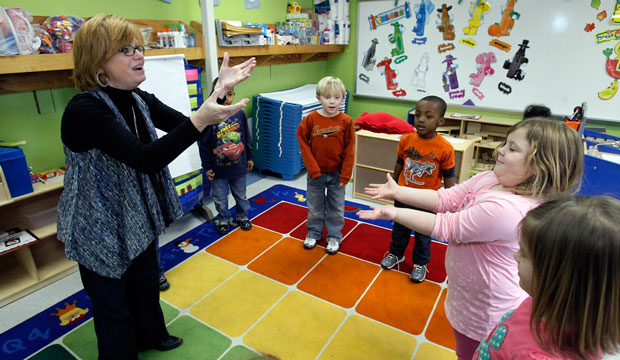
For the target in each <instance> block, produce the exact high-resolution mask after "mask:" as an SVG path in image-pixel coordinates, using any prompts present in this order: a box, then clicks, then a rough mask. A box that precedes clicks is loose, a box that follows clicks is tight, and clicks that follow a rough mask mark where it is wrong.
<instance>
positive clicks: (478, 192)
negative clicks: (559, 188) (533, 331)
mask: <svg viewBox="0 0 620 360" xmlns="http://www.w3.org/2000/svg"><path fill="white" fill-rule="evenodd" d="M496 185H499V181H498V180H497V176H495V173H494V172H493V171H487V172H483V173H480V174H478V175H476V176H474V177H472V178H471V179H469V180H467V181H466V182H464V183H462V184H459V185H457V186H453V187H451V188H449V189H443V188H442V189H440V190H439V191H438V195H439V203H438V204H437V207H436V208H435V209H434V211H435V212H437V217H436V220H435V226H434V227H433V232H432V234H431V235H432V236H433V237H434V238H436V239H437V240H440V241H447V242H448V250H447V252H446V260H445V265H446V272H447V274H448V294H447V296H446V302H445V309H446V316H447V318H448V321H450V324H451V325H452V327H454V329H456V330H457V331H459V332H460V333H462V334H464V335H466V336H468V337H469V338H471V339H474V340H482V339H484V338H486V336H487V335H488V334H489V333H490V332H491V330H493V328H494V327H495V325H496V324H497V323H498V322H499V320H500V319H501V317H502V316H503V315H504V314H505V313H506V312H508V311H510V310H513V309H515V308H516V307H517V306H518V305H519V304H520V303H521V302H522V301H523V300H524V299H525V298H526V297H527V293H526V292H525V291H523V290H522V289H521V287H520V286H519V275H518V269H517V262H516V261H515V259H514V257H513V254H514V253H515V252H516V251H517V250H519V222H520V221H521V219H523V217H525V215H526V214H527V212H528V211H529V210H531V209H532V208H534V207H536V206H538V204H540V200H538V199H532V198H529V197H526V196H521V195H515V194H513V193H511V192H508V191H501V190H493V187H494V186H496Z"/></svg>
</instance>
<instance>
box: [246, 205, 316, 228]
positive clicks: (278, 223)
mask: <svg viewBox="0 0 620 360" xmlns="http://www.w3.org/2000/svg"><path fill="white" fill-rule="evenodd" d="M307 219H308V208H307V207H305V206H299V205H295V204H291V203H287V202H281V203H279V204H277V205H276V206H274V207H272V208H271V209H269V211H267V212H264V213H263V214H261V215H259V216H257V217H255V218H254V219H252V223H253V224H255V225H258V226H262V227H264V228H267V229H269V230H273V231H275V232H279V233H282V234H288V233H290V232H291V231H292V230H293V229H295V228H296V227H297V226H299V225H300V224H301V223H303V222H304V221H306V220H307Z"/></svg>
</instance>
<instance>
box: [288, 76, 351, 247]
mask: <svg viewBox="0 0 620 360" xmlns="http://www.w3.org/2000/svg"><path fill="white" fill-rule="evenodd" d="M346 95H347V93H346V90H345V88H344V84H343V83H342V81H341V80H340V79H338V78H335V77H332V76H327V77H324V78H323V79H321V80H320V81H319V83H318V84H317V87H316V98H317V99H318V100H319V103H320V104H321V105H322V109H320V110H316V111H313V112H311V113H310V114H308V116H306V117H305V118H304V119H303V120H302V121H301V123H300V124H299V127H298V128H297V140H299V149H300V151H301V157H302V159H303V160H304V164H305V165H306V169H307V170H308V186H307V194H306V199H307V204H308V222H307V228H308V235H306V239H305V241H304V248H306V249H308V250H310V249H313V248H314V247H315V246H316V243H317V242H318V241H319V240H321V235H322V233H323V227H324V226H325V227H326V228H327V239H326V240H327V248H326V250H327V253H328V254H330V255H333V254H335V253H337V252H338V249H339V248H340V243H341V242H342V233H341V230H342V227H343V226H344V192H345V186H346V185H347V183H348V182H349V179H350V178H351V173H352V171H353V159H354V149H355V131H354V129H353V120H352V119H351V117H350V116H349V115H347V114H345V113H342V112H340V111H339V110H338V108H339V107H340V105H341V104H342V102H343V101H344V99H345V97H346ZM325 190H327V199H326V198H325Z"/></svg>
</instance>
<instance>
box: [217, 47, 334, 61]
mask: <svg viewBox="0 0 620 360" xmlns="http://www.w3.org/2000/svg"><path fill="white" fill-rule="evenodd" d="M344 47H345V45H264V46H221V47H220V46H218V48H217V57H218V61H220V62H221V60H222V58H223V57H224V52H228V55H229V56H230V60H229V61H230V64H232V65H237V64H240V63H242V62H244V61H245V60H247V59H249V58H251V57H252V56H253V57H255V58H256V65H257V66H269V65H278V64H290V63H303V62H309V61H324V60H329V59H331V58H332V57H334V56H335V55H338V54H340V53H342V52H343V51H344Z"/></svg>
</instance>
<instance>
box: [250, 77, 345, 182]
mask: <svg viewBox="0 0 620 360" xmlns="http://www.w3.org/2000/svg"><path fill="white" fill-rule="evenodd" d="M348 105H349V92H347V97H346V99H345V101H343V103H342V105H341V106H340V111H343V112H345V113H346V112H347V111H348ZM320 108H321V104H319V102H318V101H317V100H316V85H304V86H301V87H298V88H294V89H290V90H285V91H280V92H275V93H266V94H259V95H255V96H254V97H253V110H252V148H253V150H254V166H255V167H256V168H257V169H258V171H259V172H261V171H263V170H269V171H271V172H275V173H278V174H280V175H282V178H283V179H284V180H292V179H293V177H294V176H295V175H297V174H298V173H299V172H301V171H302V170H303V169H304V167H305V166H304V162H303V160H302V158H301V153H300V151H299V142H298V141H297V127H298V126H299V123H300V122H301V120H302V119H303V118H304V117H306V115H308V114H309V113H311V112H312V111H314V110H318V109H320Z"/></svg>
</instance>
